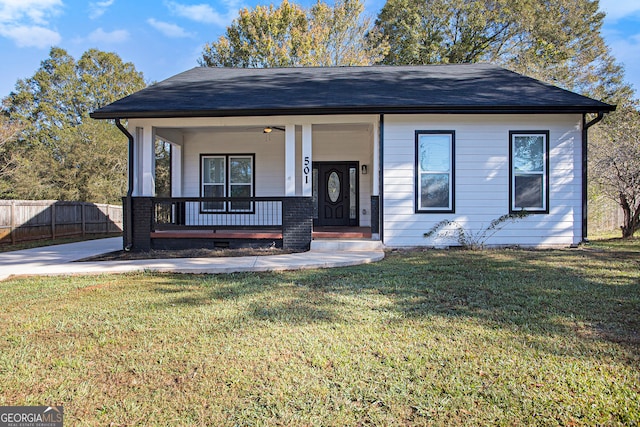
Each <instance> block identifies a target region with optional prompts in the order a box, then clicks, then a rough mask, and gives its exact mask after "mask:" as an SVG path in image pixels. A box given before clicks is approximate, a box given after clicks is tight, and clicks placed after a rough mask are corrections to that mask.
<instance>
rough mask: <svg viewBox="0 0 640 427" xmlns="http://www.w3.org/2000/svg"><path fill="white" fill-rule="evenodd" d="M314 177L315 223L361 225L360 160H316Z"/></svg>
mask: <svg viewBox="0 0 640 427" xmlns="http://www.w3.org/2000/svg"><path fill="white" fill-rule="evenodd" d="M313 172H314V173H313V177H314V179H316V180H317V186H316V185H315V184H316V183H314V186H313V187H314V193H315V194H314V199H315V200H316V201H317V210H316V214H317V218H314V225H316V226H321V227H322V226H325V227H326V226H357V225H358V206H357V202H358V200H357V199H358V163H357V162H316V163H314V171H313Z"/></svg>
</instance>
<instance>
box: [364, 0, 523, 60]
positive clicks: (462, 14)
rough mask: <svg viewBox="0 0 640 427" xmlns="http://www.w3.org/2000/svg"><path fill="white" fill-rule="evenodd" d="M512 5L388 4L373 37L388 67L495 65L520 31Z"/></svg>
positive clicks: (417, 0)
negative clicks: (381, 47) (385, 48)
mask: <svg viewBox="0 0 640 427" xmlns="http://www.w3.org/2000/svg"><path fill="white" fill-rule="evenodd" d="M516 4H517V3H516V2H512V1H509V0H495V1H491V0H388V1H387V2H386V4H385V5H384V7H383V8H382V10H381V11H380V13H379V14H378V19H377V20H376V22H375V28H374V29H373V31H371V33H370V34H369V41H370V43H372V44H379V43H382V42H383V41H386V42H387V43H388V44H389V48H388V51H387V53H386V55H385V56H384V58H383V59H382V61H381V62H382V63H383V64H389V65H401V64H402V65H419V64H446V63H461V62H478V61H481V60H488V61H494V60H495V59H496V58H498V57H499V55H500V54H501V53H502V49H503V47H504V46H505V45H506V44H507V41H508V40H509V39H510V38H511V37H513V32H514V31H515V28H516V27H517V25H516V23H517V19H518V16H517V11H516V10H515V9H516V8H515V7H514V6H515V5H516Z"/></svg>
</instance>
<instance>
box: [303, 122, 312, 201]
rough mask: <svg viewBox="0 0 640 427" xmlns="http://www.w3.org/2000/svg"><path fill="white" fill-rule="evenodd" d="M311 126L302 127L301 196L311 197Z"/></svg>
mask: <svg viewBox="0 0 640 427" xmlns="http://www.w3.org/2000/svg"><path fill="white" fill-rule="evenodd" d="M312 135H313V132H312V125H310V124H306V125H302V186H301V188H302V195H303V196H304V197H311V195H312V194H311V193H312V191H311V190H312V183H311V181H312V170H313V169H312V165H313V155H312V153H313V149H312V147H313V144H312V139H313V137H312Z"/></svg>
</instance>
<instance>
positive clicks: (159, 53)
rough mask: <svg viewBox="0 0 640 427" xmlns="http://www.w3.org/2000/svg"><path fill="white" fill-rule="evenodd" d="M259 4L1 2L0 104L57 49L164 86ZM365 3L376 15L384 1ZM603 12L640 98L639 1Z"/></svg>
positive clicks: (606, 6)
mask: <svg viewBox="0 0 640 427" xmlns="http://www.w3.org/2000/svg"><path fill="white" fill-rule="evenodd" d="M279 1H280V0H273V2H274V3H276V4H277V3H279ZM313 2H314V0H303V1H298V3H301V4H302V5H310V4H312V3H313ZM328 2H329V3H331V1H330V0H329V1H328ZM256 4H269V1H268V0H262V1H261V0H218V1H204V0H165V1H162V0H157V1H145V0H135V1H134V0H127V1H125V0H96V1H78V0H0V52H1V53H2V56H1V58H2V60H1V61H0V98H4V97H5V96H7V95H8V94H9V92H11V90H13V88H14V87H15V84H16V81H17V80H18V79H21V78H27V77H31V76H32V75H33V74H34V72H35V71H36V70H37V69H38V68H39V66H40V62H41V61H42V60H44V59H46V58H47V57H48V56H49V49H50V48H51V46H59V47H62V48H63V49H65V50H67V52H69V53H70V54H71V55H72V56H74V57H75V58H76V59H77V58H79V57H80V56H81V55H82V53H83V52H85V51H86V50H88V49H90V48H98V49H100V50H104V51H110V52H116V53H117V54H118V55H120V57H121V58H122V59H123V60H124V61H128V62H133V64H134V65H135V66H136V69H137V70H138V71H142V72H143V73H144V76H145V79H146V80H147V81H148V82H152V81H160V80H163V79H165V78H167V77H170V76H172V75H174V74H177V73H179V72H181V71H185V70H187V69H190V68H192V67H195V66H197V59H198V58H199V57H200V54H201V51H202V46H203V45H204V44H205V43H207V42H209V41H214V40H216V39H217V38H218V37H219V36H220V35H222V34H223V33H224V31H225V28H226V27H227V25H229V24H230V23H231V21H232V20H233V18H235V17H236V16H237V12H238V10H239V9H240V8H242V7H254V6H255V5H256ZM365 4H366V8H367V13H368V14H369V15H370V16H372V17H375V15H376V14H377V13H378V11H379V10H380V8H381V7H382V6H383V4H384V0H365ZM600 6H601V8H602V9H603V10H604V11H606V12H607V18H606V19H605V25H604V28H603V36H604V38H605V40H606V42H607V44H608V45H609V47H611V49H612V51H613V53H614V55H615V57H616V59H617V60H618V61H619V62H621V63H623V64H624V66H625V70H626V77H627V81H629V82H630V83H632V84H633V86H634V88H635V89H636V94H637V95H640V91H639V90H640V1H639V0H601V1H600Z"/></svg>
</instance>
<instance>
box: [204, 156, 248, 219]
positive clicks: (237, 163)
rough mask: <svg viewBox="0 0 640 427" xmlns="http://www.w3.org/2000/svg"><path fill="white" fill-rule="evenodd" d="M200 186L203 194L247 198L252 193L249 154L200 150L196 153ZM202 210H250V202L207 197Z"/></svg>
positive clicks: (213, 211) (205, 195)
mask: <svg viewBox="0 0 640 427" xmlns="http://www.w3.org/2000/svg"><path fill="white" fill-rule="evenodd" d="M200 159H201V161H200V167H201V173H200V176H201V180H200V181H201V189H200V194H201V196H202V197H205V198H215V197H228V198H234V197H238V198H248V197H253V195H254V166H253V164H254V160H255V156H254V155H253V154H203V155H201V156H200ZM201 210H202V212H212V213H217V212H251V211H252V210H253V204H252V203H251V202H250V201H247V200H241V201H228V202H226V201H210V202H203V203H202V204H201Z"/></svg>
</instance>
